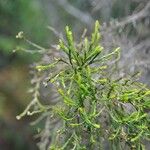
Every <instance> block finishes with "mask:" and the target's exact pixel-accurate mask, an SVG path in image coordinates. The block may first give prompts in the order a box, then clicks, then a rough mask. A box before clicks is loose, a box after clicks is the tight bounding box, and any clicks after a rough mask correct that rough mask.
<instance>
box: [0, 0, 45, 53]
mask: <svg viewBox="0 0 150 150" xmlns="http://www.w3.org/2000/svg"><path fill="white" fill-rule="evenodd" d="M0 20H1V23H0V33H1V34H0V51H1V52H3V53H4V54H7V55H11V54H12V49H13V48H15V47H16V45H18V43H17V41H16V39H15V35H16V33H18V32H19V31H20V30H24V31H25V33H26V34H28V35H29V37H30V39H34V40H35V41H39V43H40V44H43V43H44V44H46V42H47V41H48V39H47V38H46V37H47V35H48V34H47V33H48V32H47V30H46V22H47V20H46V17H45V15H44V13H42V8H41V5H40V3H39V1H36V0H5V1H0ZM46 39H47V40H46Z"/></svg>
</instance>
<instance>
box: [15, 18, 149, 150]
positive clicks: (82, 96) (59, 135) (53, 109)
mask: <svg viewBox="0 0 150 150" xmlns="http://www.w3.org/2000/svg"><path fill="white" fill-rule="evenodd" d="M99 29H100V25H99V23H98V21H96V23H95V29H94V32H93V33H92V36H91V38H87V37H84V38H81V42H80V43H78V44H77V43H75V42H74V39H73V35H72V31H71V29H70V28H69V27H68V26H67V27H66V29H65V33H66V40H64V39H60V40H59V44H58V46H57V48H56V52H58V54H57V57H56V56H55V57H54V58H53V61H52V62H50V63H47V64H46V63H45V62H44V59H41V61H40V62H38V63H36V69H37V70H38V71H34V80H32V81H33V84H34V87H33V88H32V92H33V96H34V98H33V100H32V101H31V103H30V104H29V105H28V106H27V108H26V109H25V111H24V112H23V113H22V114H21V115H19V116H17V119H20V118H21V117H23V116H24V115H26V114H27V115H33V114H36V113H38V114H39V118H38V120H37V121H36V122H39V121H40V120H42V118H44V117H47V121H46V126H45V130H43V131H41V133H40V135H42V136H41V140H42V141H41V144H40V149H50V150H71V149H72V150H84V149H85V150H88V149H89V150H96V149H105V147H106V145H108V147H107V149H112V150H124V149H135V150H137V149H138V150H144V149H145V146H144V144H143V143H144V140H149V138H150V127H149V124H150V118H149V113H148V111H147V110H149V108H150V100H149V98H150V90H149V89H148V87H146V85H144V84H142V83H140V82H138V80H137V76H138V73H135V74H134V75H130V76H122V77H120V76H119V75H116V74H117V73H116V72H117V65H116V63H117V61H118V60H119V56H120V49H119V48H116V49H115V50H113V51H112V52H111V53H109V54H104V48H103V47H102V46H101V44H100V39H101V35H100V33H99ZM18 37H20V38H24V36H23V35H22V33H21V36H20V35H19V36H18ZM24 39H25V38H24ZM26 41H27V40H26ZM29 43H30V44H32V45H33V46H35V47H36V48H39V51H40V52H41V53H42V54H43V56H45V55H47V56H48V55H50V56H51V54H52V53H54V52H51V51H46V50H45V49H43V48H41V47H39V46H38V45H36V44H33V43H31V42H29ZM49 61H51V60H49ZM44 63H45V64H44ZM113 73H114V75H112V74H113ZM45 80H46V85H47V84H50V85H53V88H54V89H55V90H56V93H57V94H58V95H57V98H56V100H55V98H54V99H52V100H51V102H50V104H44V103H43V101H41V100H39V97H40V92H39V90H40V85H41V83H42V82H43V81H44V83H45ZM49 137H50V142H48V139H49Z"/></svg>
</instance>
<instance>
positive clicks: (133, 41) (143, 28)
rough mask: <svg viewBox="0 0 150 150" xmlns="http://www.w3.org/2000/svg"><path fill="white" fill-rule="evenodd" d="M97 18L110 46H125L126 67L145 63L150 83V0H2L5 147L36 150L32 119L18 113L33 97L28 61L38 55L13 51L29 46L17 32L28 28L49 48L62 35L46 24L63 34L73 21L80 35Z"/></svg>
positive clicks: (0, 123)
mask: <svg viewBox="0 0 150 150" xmlns="http://www.w3.org/2000/svg"><path fill="white" fill-rule="evenodd" d="M96 19H98V20H100V22H101V25H102V27H101V28H102V41H103V44H104V46H106V49H108V50H109V49H111V47H112V45H117V46H120V47H121V49H122V58H121V62H120V64H119V67H120V68H121V69H122V72H126V71H127V70H129V72H134V71H136V69H137V68H140V69H141V68H142V71H143V74H142V77H141V81H142V82H144V83H146V84H150V59H149V58H150V2H149V0H68V1H67V0H0V130H1V134H0V149H2V150H20V149H21V150H25V149H28V150H34V149H37V147H36V144H35V143H36V142H37V140H35V138H34V136H33V135H34V133H35V132H36V131H35V130H34V129H33V128H32V127H30V126H29V122H30V121H31V119H30V118H24V119H22V120H21V121H17V120H16V117H15V116H16V115H17V114H19V113H20V112H21V111H22V110H23V109H24V107H25V106H26V105H27V103H28V102H29V101H30V99H31V96H30V94H29V93H27V91H28V88H29V87H30V75H29V64H31V63H33V62H34V61H37V60H38V58H39V56H38V55H31V54H27V53H23V52H18V53H13V52H12V51H13V50H14V49H15V48H16V47H17V46H20V45H21V46H24V47H27V46H26V45H24V43H22V42H20V41H18V40H17V39H16V38H15V36H16V34H17V33H18V32H19V31H24V33H25V34H26V35H27V37H28V38H29V39H30V40H31V41H33V42H35V43H38V44H39V45H41V46H44V47H46V48H50V47H51V45H53V44H55V42H57V38H56V36H55V35H54V34H53V33H52V32H50V31H49V30H48V28H47V26H52V27H55V29H54V30H56V31H57V32H58V33H61V32H63V29H64V27H65V26H66V25H69V26H71V27H72V29H73V32H74V33H75V37H76V39H78V37H79V36H80V35H81V34H82V31H83V28H88V29H89V30H91V28H92V26H93V23H94V21H95V20H96ZM127 72H128V71H127Z"/></svg>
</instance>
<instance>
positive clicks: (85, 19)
mask: <svg viewBox="0 0 150 150" xmlns="http://www.w3.org/2000/svg"><path fill="white" fill-rule="evenodd" d="M57 3H58V4H59V5H60V6H61V7H62V8H63V9H64V10H65V11H66V12H68V13H69V14H70V15H72V16H74V17H75V18H76V19H78V20H80V21H81V22H82V23H85V24H87V25H88V26H89V27H90V28H91V27H92V25H93V24H94V22H95V21H94V19H93V18H92V17H91V16H90V14H88V13H84V12H82V11H81V10H79V9H78V8H75V7H73V6H72V5H71V4H70V3H69V2H68V1H67V0H57Z"/></svg>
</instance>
